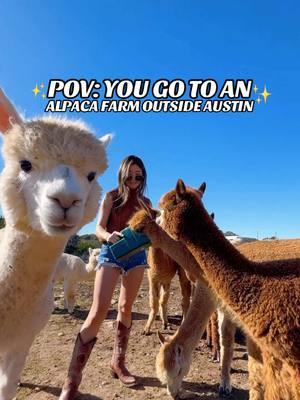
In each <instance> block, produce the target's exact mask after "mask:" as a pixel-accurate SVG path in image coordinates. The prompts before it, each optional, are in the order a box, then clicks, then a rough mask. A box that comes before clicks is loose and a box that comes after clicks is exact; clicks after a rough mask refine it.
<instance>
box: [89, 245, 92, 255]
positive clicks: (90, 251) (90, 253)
mask: <svg viewBox="0 0 300 400" xmlns="http://www.w3.org/2000/svg"><path fill="white" fill-rule="evenodd" d="M92 253H93V249H92V248H91V247H89V255H90V256H91V255H92Z"/></svg>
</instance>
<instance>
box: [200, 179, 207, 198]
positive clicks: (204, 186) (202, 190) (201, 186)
mask: <svg viewBox="0 0 300 400" xmlns="http://www.w3.org/2000/svg"><path fill="white" fill-rule="evenodd" d="M205 189H206V183H205V182H203V183H202V184H201V185H200V187H199V189H198V191H199V192H200V193H201V195H202V196H203V194H204V192H205Z"/></svg>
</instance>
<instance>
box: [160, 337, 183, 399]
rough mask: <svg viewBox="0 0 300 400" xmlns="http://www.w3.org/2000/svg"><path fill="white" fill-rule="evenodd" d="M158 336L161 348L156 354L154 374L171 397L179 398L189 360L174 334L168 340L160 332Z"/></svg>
mask: <svg viewBox="0 0 300 400" xmlns="http://www.w3.org/2000/svg"><path fill="white" fill-rule="evenodd" d="M158 337H159V340H160V342H161V348H160V350H159V352H158V354H157V356H156V375H157V377H158V379H159V380H160V381H161V383H162V384H165V385H166V386H167V390H168V394H169V395H170V396H172V397H173V399H180V392H181V385H182V380H183V378H184V377H185V376H186V375H187V373H188V371H189V365H190V362H189V360H187V359H186V357H185V352H184V349H183V346H181V345H180V344H178V343H177V342H176V334H175V336H174V337H173V338H172V339H171V340H170V339H167V338H165V337H164V336H163V335H162V334H161V333H160V332H158Z"/></svg>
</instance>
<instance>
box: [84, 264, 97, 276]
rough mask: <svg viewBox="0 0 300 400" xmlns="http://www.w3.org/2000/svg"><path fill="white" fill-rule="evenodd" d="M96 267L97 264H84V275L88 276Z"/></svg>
mask: <svg viewBox="0 0 300 400" xmlns="http://www.w3.org/2000/svg"><path fill="white" fill-rule="evenodd" d="M96 265H97V263H95V262H94V261H92V262H91V261H89V262H88V263H87V264H85V271H86V273H87V274H88V275H89V274H91V273H92V272H94V271H95V268H96Z"/></svg>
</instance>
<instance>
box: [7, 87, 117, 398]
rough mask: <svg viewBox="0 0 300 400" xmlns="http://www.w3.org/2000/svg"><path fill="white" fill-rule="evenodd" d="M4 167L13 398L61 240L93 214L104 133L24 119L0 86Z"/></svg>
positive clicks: (48, 307)
mask: <svg viewBox="0 0 300 400" xmlns="http://www.w3.org/2000/svg"><path fill="white" fill-rule="evenodd" d="M0 131H2V132H3V133H4V137H3V157H4V161H5V167H4V169H3V171H2V174H1V178H0V200H1V206H2V210H3V214H4V217H5V221H6V227H5V228H4V232H3V237H2V240H1V242H0V316H1V324H0V399H1V400H11V399H12V398H13V397H14V396H15V392H16V387H17V383H18V381H19V377H20V374H21V371H22V369H23V366H24V363H25V359H26V356H27V353H28V351H29V349H30V346H31V344H32V342H33V340H34V337H35V336H36V334H37V333H38V332H39V331H40V330H41V329H42V328H43V327H44V326H45V324H46V323H47V321H48V319H49V316H50V314H51V312H52V311H53V304H54V302H53V284H52V281H53V275H54V271H55V266H56V264H57V262H58V259H59V257H60V256H61V254H62V253H63V249H64V247H65V245H66V242H67V240H68V239H69V238H70V236H71V235H74V234H75V232H77V231H78V229H79V228H80V227H82V226H83V225H85V224H86V223H87V222H89V221H91V220H93V219H94V217H95V215H96V212H97V209H98V203H99V197H100V193H101V190H100V186H99V185H98V183H97V181H96V178H97V177H98V176H99V175H100V174H101V173H103V171H104V170H105V169H106V168H107V159H106V151H105V146H106V144H107V143H108V142H109V140H110V136H109V135H106V136H105V137H103V138H102V139H100V140H98V139H97V138H96V137H95V136H94V135H93V134H92V133H91V132H90V130H89V129H88V128H87V127H86V126H85V125H84V124H82V123H79V122H71V121H68V120H59V119H49V118H46V119H44V118H42V119H36V120H32V121H27V122H25V121H22V119H21V117H20V116H19V115H18V113H17V112H16V110H15V109H14V107H13V106H12V104H11V103H10V102H9V100H8V99H7V98H6V96H5V95H4V93H3V92H2V91H1V90H0Z"/></svg>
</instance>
